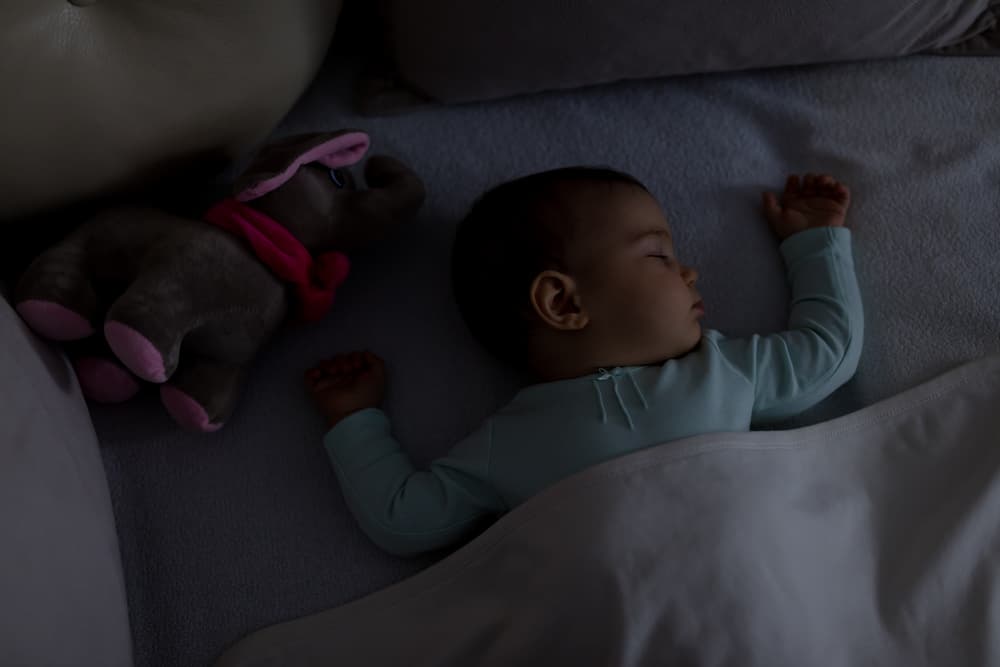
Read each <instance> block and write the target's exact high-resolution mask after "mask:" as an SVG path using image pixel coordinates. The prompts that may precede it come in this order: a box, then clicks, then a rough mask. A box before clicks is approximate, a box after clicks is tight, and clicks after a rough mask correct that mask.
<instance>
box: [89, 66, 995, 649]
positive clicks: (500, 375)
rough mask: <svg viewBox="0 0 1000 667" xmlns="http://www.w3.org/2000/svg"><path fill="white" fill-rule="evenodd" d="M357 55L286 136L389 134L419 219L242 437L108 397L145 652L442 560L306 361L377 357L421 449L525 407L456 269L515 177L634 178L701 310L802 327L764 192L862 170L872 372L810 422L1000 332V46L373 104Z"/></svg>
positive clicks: (266, 369)
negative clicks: (480, 331)
mask: <svg viewBox="0 0 1000 667" xmlns="http://www.w3.org/2000/svg"><path fill="white" fill-rule="evenodd" d="M349 58H350V56H346V55H343V54H338V53H337V52H334V53H333V54H332V57H331V60H330V62H329V65H328V67H327V69H326V70H325V71H324V72H323V73H322V75H321V76H320V78H319V79H318V80H317V82H316V84H315V86H314V87H313V89H312V90H311V91H310V92H309V93H308V94H307V95H306V97H305V98H304V99H303V100H302V101H301V103H300V105H299V106H298V108H297V109H296V110H295V111H294V113H292V114H291V115H290V116H289V117H288V118H287V119H286V121H285V123H284V124H283V126H282V127H281V129H280V133H282V134H291V133H294V132H303V131H309V130H318V129H323V128H331V127H334V128H336V127H343V126H356V127H361V128H363V129H366V130H368V131H370V132H371V135H372V139H373V142H374V146H373V150H374V151H384V152H388V153H391V154H395V155H398V156H400V157H402V158H404V159H406V160H408V161H409V162H410V163H411V164H412V165H413V167H414V168H415V169H416V170H417V172H418V173H420V174H421V176H422V177H423V178H424V179H425V181H426V182H427V187H428V191H429V199H428V202H427V205H426V206H425V208H424V210H423V212H422V213H421V215H420V217H419V219H418V220H417V221H416V222H415V223H414V224H413V225H412V226H411V227H409V228H407V229H405V230H402V231H401V233H400V234H398V235H397V236H395V237H393V238H391V239H389V240H388V241H387V242H386V243H384V244H382V245H381V246H379V247H378V248H375V249H372V251H371V252H368V253H365V254H364V255H357V256H355V257H354V258H352V259H353V260H354V271H353V274H352V276H351V277H350V278H349V280H348V282H347V283H346V284H345V286H344V288H343V290H342V291H341V292H340V294H339V295H338V300H337V303H336V304H335V307H334V309H333V311H332V312H331V313H330V315H329V316H328V317H327V318H326V319H325V320H324V321H323V322H322V323H320V324H318V325H316V326H313V327H311V328H302V329H298V328H289V329H288V330H286V331H283V332H282V333H281V335H280V336H279V337H278V338H277V339H276V340H275V341H274V343H273V344H272V345H271V346H270V347H269V348H268V349H267V350H266V352H265V353H264V354H263V355H262V356H261V357H260V358H259V360H258V362H257V364H256V366H255V367H254V369H253V372H252V376H251V379H250V382H249V385H248V387H247V391H246V394H245V396H244V399H243V401H242V403H241V405H240V408H239V411H238V413H237V414H236V415H235V417H234V419H233V420H232V422H231V423H230V424H229V425H227V426H226V427H225V428H224V429H223V430H222V431H221V432H219V433H217V434H215V435H211V436H197V435H190V434H187V433H183V432H181V431H179V430H177V428H176V427H175V426H174V424H173V423H171V422H170V420H169V419H168V418H167V417H166V416H165V415H164V414H163V411H162V409H161V407H160V406H159V404H158V402H157V398H156V395H155V393H152V392H151V393H150V394H149V395H147V396H144V397H143V398H142V399H140V400H139V401H138V402H137V403H133V404H131V405H128V406H111V407H103V406H99V407H95V408H94V410H93V414H94V419H95V424H96V426H97V430H98V434H99V436H100V439H101V441H102V445H103V449H104V454H105V461H106V463H107V467H108V471H109V476H110V483H111V491H112V498H113V500H114V503H115V512H116V517H117V521H118V527H119V534H120V535H121V545H122V557H123V562H124V566H125V574H126V579H127V583H128V588H129V606H130V612H131V614H132V623H133V628H134V630H135V634H136V653H137V660H138V662H139V664H140V665H143V666H146V665H169V666H170V667H177V666H187V665H204V664H206V663H207V662H209V661H210V660H212V659H213V658H215V657H217V656H218V654H219V653H220V652H221V651H222V650H223V648H224V647H225V646H226V645H227V644H229V643H231V642H233V641H236V640H237V639H239V638H240V637H242V636H244V635H245V634H247V633H248V632H250V631H252V630H255V629H257V628H260V627H263V626H266V625H269V624H271V623H276V622H279V621H282V620H287V619H291V618H295V617H298V616H302V615H305V614H308V613H312V612H316V611H320V610H323V609H327V608H329V607H332V606H335V605H337V604H343V603H345V602H347V601H350V600H353V599H356V598H358V597H360V596H362V595H365V594H368V593H370V592H372V591H374V590H377V589H379V588H381V587H384V586H386V585H388V584H390V583H393V582H395V581H398V580H399V579H401V578H403V577H405V576H407V575H409V574H412V573H414V572H415V571H417V570H418V569H420V568H421V567H424V566H426V565H428V564H429V563H430V562H431V559H425V560H419V561H415V562H413V561H401V560H396V559H393V558H390V557H388V556H386V555H385V554H383V553H381V552H380V551H379V550H378V549H377V548H375V547H374V546H373V545H371V544H370V543H369V542H368V540H367V539H366V538H365V537H364V535H362V534H361V533H360V531H359V530H358V528H357V526H356V524H355V522H354V519H353V517H352V516H351V515H350V512H349V511H348V509H347V507H346V506H345V504H344V502H343V499H342V497H341V495H340V491H339V489H338V488H337V484H336V480H335V478H334V476H333V473H332V471H331V470H330V468H329V465H328V463H327V461H326V458H325V454H324V452H323V451H322V447H321V444H320V440H321V437H322V435H323V430H324V429H323V423H322V420H321V419H320V418H318V417H317V416H316V414H315V413H314V411H313V409H312V407H311V405H310V404H309V401H308V398H307V396H306V395H305V393H304V391H303V390H302V385H301V374H302V372H303V370H304V369H305V368H306V367H307V366H308V365H310V364H311V363H313V362H314V361H315V360H316V359H317V358H319V357H321V356H323V355H330V354H332V353H334V352H337V351H341V350H345V349H353V348H356V347H371V348H372V349H373V350H375V351H376V352H379V353H380V354H382V355H383V356H384V357H385V358H386V359H387V360H388V363H389V375H390V378H389V381H390V387H389V395H388V401H387V406H386V407H387V410H388V412H389V414H390V415H391V417H392V419H393V428H394V430H395V434H396V435H397V436H398V438H399V439H400V441H401V442H402V443H403V444H404V446H405V447H406V448H407V450H408V451H410V452H411V453H412V454H413V456H414V458H415V459H416V460H417V461H418V462H424V461H427V460H428V459H429V458H431V457H433V456H437V455H440V454H442V453H444V452H445V451H447V449H448V448H449V447H450V446H451V445H452V444H453V443H454V442H455V441H456V440H457V439H458V438H460V437H462V436H463V435H465V434H466V433H467V432H468V431H469V430H471V429H472V428H474V427H475V426H477V424H478V423H479V422H480V420H481V419H482V418H483V417H485V416H486V415H488V414H489V413H490V412H491V411H492V410H494V409H495V408H496V407H497V406H498V405H499V404H501V403H502V402H504V401H506V400H507V399H508V398H509V397H510V396H511V393H512V392H513V391H514V389H515V388H516V386H517V383H518V378H516V377H513V376H511V374H510V373H508V372H507V371H506V370H505V369H503V368H500V367H499V366H498V365H497V364H495V363H493V362H492V361H491V360H490V359H488V358H487V357H486V355H485V354H484V353H483V352H482V351H481V350H479V349H478V348H477V346H476V345H475V343H474V342H473V341H472V340H471V339H470V337H469V335H468V333H467V332H466V331H465V329H464V327H463V325H462V322H461V320H460V319H459V317H458V314H457V312H456V310H455V307H454V304H453V302H452V299H451V293H450V287H449V282H448V253H449V251H450V246H451V238H452V231H453V229H454V225H455V223H456V222H457V220H458V219H459V217H460V216H461V215H462V214H463V212H464V211H465V209H466V207H467V206H468V205H469V203H470V202H471V200H472V199H473V197H475V196H476V195H477V194H478V193H480V192H481V191H482V190H483V189H484V188H487V187H489V186H491V185H494V184H496V183H497V182H499V181H501V180H503V179H506V178H510V177H513V176H517V175H520V174H524V173H526V172H529V171H534V170H539V169H546V168H550V167H555V166H559V165H566V164H579V163H585V164H595V163H596V164H609V165H613V166H616V167H618V168H621V169H625V170H628V171H631V172H633V173H634V174H635V175H637V176H638V177H639V178H641V179H643V180H644V181H645V182H646V183H647V184H648V185H649V187H650V188H651V189H652V190H653V192H655V193H656V194H657V196H658V197H660V198H661V199H662V201H663V203H664V206H665V207H666V209H667V212H668V214H669V215H670V218H671V222H672V226H673V228H674V230H675V234H676V239H677V250H678V252H679V253H680V255H681V258H682V259H683V260H686V261H690V262H691V263H693V264H694V265H695V266H696V267H697V268H698V269H699V270H700V272H701V280H700V284H699V289H700V291H701V293H702V294H703V295H704V297H705V302H706V304H707V308H708V316H707V318H706V326H709V327H712V328H716V329H720V330H722V331H723V332H725V333H728V334H733V335H742V334H747V333H750V332H755V331H756V332H762V333H763V332H768V331H774V330H776V329H779V328H781V327H782V326H783V325H784V323H785V317H786V305H787V298H788V292H787V287H786V285H785V282H784V274H783V267H782V266H781V260H780V258H779V255H778V252H777V243H776V242H775V240H774V238H773V237H772V236H771V234H770V232H769V231H768V229H767V225H766V223H765V222H764V221H763V219H762V218H761V216H760V214H759V212H758V205H759V197H760V194H759V193H760V190H762V189H764V188H777V187H780V186H781V185H782V183H783V182H784V179H785V176H786V174H787V173H788V172H790V171H793V170H794V171H800V172H801V171H807V170H812V171H830V172H832V173H834V174H836V175H837V176H838V177H840V178H842V179H843V180H844V181H845V182H847V183H848V184H849V185H851V186H852V188H853V190H854V195H855V203H854V206H853V209H852V211H851V216H850V224H851V225H852V226H853V227H854V248H855V260H856V265H857V267H858V277H859V283H860V285H861V291H862V297H863V300H864V305H865V311H866V337H865V346H864V351H863V353H862V357H861V364H860V369H859V371H858V374H857V376H856V377H855V379H854V380H853V381H852V382H850V383H849V384H848V385H847V386H845V387H844V388H843V389H842V390H841V391H839V392H838V393H837V394H835V395H834V396H833V397H831V399H830V400H829V401H827V402H825V403H824V404H823V405H821V406H819V407H818V408H817V409H816V410H815V411H814V412H812V413H810V414H807V415H804V416H803V417H802V419H801V421H800V422H799V423H800V424H804V423H811V422H816V421H819V420H821V419H825V418H829V417H834V416H837V415H842V414H845V413H847V412H850V411H852V410H855V409H857V408H859V407H862V406H863V405H867V404H870V403H872V402H873V401H876V400H879V399H882V398H885V397H887V396H890V395H892V394H894V393H896V392H898V391H900V390H902V389H905V388H907V387H910V386H912V385H913V384H915V383H917V382H920V381H922V380H926V379H928V378H930V377H932V376H934V375H935V374H937V373H939V372H941V371H944V370H946V369H948V368H950V367H952V366H953V365H955V364H956V363H960V362H962V361H966V360H969V359H972V358H975V357H978V356H982V355H984V354H988V353H991V352H1000V338H998V332H1000V290H998V289H997V285H1000V261H998V259H997V258H998V257H1000V113H997V91H998V90H1000V60H997V59H987V58H942V57H927V56H922V57H915V58H906V59H901V60H894V61H883V62H864V63H853V64H847V65H830V66H823V67H803V68H796V69H784V70H774V71H764V72H744V73H740V74H727V75H715V76H698V77H689V78H683V79H677V80H672V81H648V82H638V83H630V84H622V85H614V86H608V87H603V88H597V89H591V90H581V91H572V92H567V93H558V94H548V95H540V96H535V97H530V98H522V99H515V100H507V101H503V102H497V103H491V104H481V105H470V106H463V107H453V108H443V109H428V110H426V111H421V112H419V113H416V114H413V115H409V116H403V117H398V118H382V119H377V120H373V119H364V118H359V117H357V116H355V115H354V114H352V113H351V111H350V110H349V108H348V106H349V104H348V99H349V97H350V93H351V78H350V75H351V73H352V71H353V69H352V68H353V66H352V63H351V60H350V59H349ZM808 539H809V538H808V537H803V538H802V540H803V542H804V543H807V542H808Z"/></svg>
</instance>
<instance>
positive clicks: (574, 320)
mask: <svg viewBox="0 0 1000 667" xmlns="http://www.w3.org/2000/svg"><path fill="white" fill-rule="evenodd" d="M531 306H532V309H534V311H535V314H536V315H537V316H538V317H539V318H540V319H541V320H542V322H544V323H545V324H546V325H547V326H550V327H552V328H553V329H557V330H559V331H579V330H580V329H583V328H584V327H586V326H587V324H588V323H589V322H590V317H589V316H588V315H587V311H585V310H584V309H583V304H582V301H581V299H580V292H579V290H578V289H577V284H576V281H575V280H573V278H572V277H571V276H568V275H566V274H565V273H562V272H561V271H553V270H546V271H542V272H541V273H539V274H538V275H537V276H536V277H535V280H534V281H532V283H531Z"/></svg>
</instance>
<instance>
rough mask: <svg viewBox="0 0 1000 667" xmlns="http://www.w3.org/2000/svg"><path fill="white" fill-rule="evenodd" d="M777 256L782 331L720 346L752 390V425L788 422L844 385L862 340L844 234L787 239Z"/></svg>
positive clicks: (829, 230)
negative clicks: (782, 287)
mask: <svg viewBox="0 0 1000 667" xmlns="http://www.w3.org/2000/svg"><path fill="white" fill-rule="evenodd" d="M781 254H782V257H783V258H784V260H785V266H786V269H787V275H788V280H789V283H790V285H791V291H792V302H791V308H790V312H789V318H788V330H787V331H783V332H780V333H775V334H770V335H764V336H762V335H754V336H751V337H749V338H732V339H722V340H721V341H719V349H720V350H721V351H722V352H723V354H724V356H725V358H726V359H727V361H728V362H729V363H730V364H731V365H732V366H733V367H735V369H736V370H737V372H739V373H740V374H742V375H743V376H744V377H745V378H746V379H747V380H748V381H749V382H750V383H751V384H752V385H753V388H754V404H753V413H752V416H751V421H752V422H755V423H759V422H771V421H778V420H781V419H787V418H789V417H792V416H794V415H796V414H798V413H800V412H802V411H803V410H805V409H806V408H809V407H810V406H812V405H814V404H816V403H818V402H819V401H821V400H823V399H824V398H826V397H827V396H828V395H830V394H831V393H832V392H833V391H834V390H835V389H837V388H838V387H839V386H841V385H842V384H844V383H845V382H847V381H848V380H849V379H850V378H851V376H853V375H854V372H855V371H856V370H857V366H858V360H859V358H860V355H861V344H862V339H863V337H864V311H863V309H862V304H861V294H860V290H859V289H858V282H857V278H856V277H855V274H854V261H853V257H852V254H851V232H850V230H848V229H847V228H844V227H823V228H817V229H810V230H806V231H803V232H799V233H797V234H794V235H792V236H790V237H788V238H787V239H785V241H784V242H783V243H782V244H781Z"/></svg>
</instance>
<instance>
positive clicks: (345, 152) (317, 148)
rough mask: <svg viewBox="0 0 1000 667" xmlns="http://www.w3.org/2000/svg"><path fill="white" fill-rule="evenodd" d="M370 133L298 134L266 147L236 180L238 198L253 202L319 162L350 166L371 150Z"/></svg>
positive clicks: (324, 164) (326, 165)
mask: <svg viewBox="0 0 1000 667" xmlns="http://www.w3.org/2000/svg"><path fill="white" fill-rule="evenodd" d="M368 145H369V139H368V135H367V134H365V133H364V132H359V131H344V132H339V133H336V134H332V135H331V134H329V133H324V134H309V135H298V136H294V137H289V138H287V139H283V140H281V141H279V142H277V143H275V144H272V145H271V146H268V147H265V148H264V149H263V150H262V151H261V154H260V155H258V157H257V159H256V160H255V161H254V163H253V165H251V167H250V169H248V170H247V172H246V173H245V174H244V175H243V176H242V177H240V179H239V180H238V181H237V187H236V199H238V200H239V201H244V202H245V201H250V200H252V199H256V198H257V197H261V196H263V195H266V194H267V193H268V192H271V191H273V190H277V189H278V188H280V187H281V186H282V185H284V184H285V183H287V182H288V180H289V179H291V178H292V177H293V176H295V173H296V172H297V171H298V170H299V168H300V167H302V165H304V164H309V163H310V162H318V163H320V164H322V165H323V166H325V167H328V168H330V169H340V168H341V167H349V166H351V165H352V164H355V163H356V162H359V161H360V160H361V158H362V157H364V155H365V153H366V152H367V151H368Z"/></svg>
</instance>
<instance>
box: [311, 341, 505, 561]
mask: <svg viewBox="0 0 1000 667" xmlns="http://www.w3.org/2000/svg"><path fill="white" fill-rule="evenodd" d="M385 382H386V380H385V365H384V364H383V362H382V360H381V359H379V358H378V357H377V356H375V355H374V354H372V353H370V352H363V353H360V352H355V353H352V354H346V355H338V356H337V357H335V358H334V359H331V360H329V361H325V362H321V363H320V364H318V365H317V366H316V367H314V368H312V369H310V370H309V371H308V372H307V374H306V384H307V386H308V388H309V391H310V393H311V394H312V395H313V399H314V401H315V402H316V405H317V407H318V408H319V411H320V412H321V413H322V414H323V416H324V417H325V418H326V420H327V423H328V424H329V425H330V426H331V429H330V430H329V432H328V433H327V434H326V437H325V438H324V439H323V440H324V444H325V445H326V451H327V454H328V455H329V457H330V461H331V462H332V463H333V469H334V471H335V472H336V474H337V479H338V480H339V481H340V487H341V490H342V491H343V493H344V497H345V498H346V500H347V504H348V506H349V507H350V508H351V512H353V514H354V516H355V518H356V519H357V520H358V523H359V524H360V525H361V528H362V529H363V530H364V531H365V533H366V534H367V535H368V536H369V537H370V538H371V539H372V541H373V542H375V543H376V544H377V545H378V546H380V547H381V548H382V549H384V550H385V551H388V552H390V553H393V554H396V555H399V556H409V555H414V554H418V553H421V552H424V551H431V550H433V549H440V548H443V547H447V546H452V545H455V544H458V543H460V542H461V541H463V540H465V539H467V538H468V537H470V536H471V535H472V534H473V533H475V532H476V530H477V529H478V528H481V527H482V526H483V524H484V523H485V522H486V521H487V520H488V519H489V518H491V517H493V516H496V515H498V514H501V513H502V512H504V511H506V509H507V508H506V505H505V503H504V502H503V500H502V499H501V497H500V494H499V493H497V491H496V490H495V489H494V488H493V486H492V485H491V484H490V480H489V468H490V454H491V447H492V431H491V429H490V424H489V422H487V424H486V426H484V427H483V428H481V429H480V430H479V431H477V432H475V433H473V434H472V435H471V436H469V437H468V438H466V439H465V440H463V441H462V442H460V443H459V444H458V445H456V446H455V447H454V448H453V449H452V450H451V451H450V452H449V453H448V456H446V457H444V458H440V459H437V460H436V461H434V462H432V463H431V465H430V466H429V467H428V469H427V470H417V469H416V468H415V467H414V466H413V463H411V461H410V458H409V457H408V456H407V455H406V453H405V452H404V451H403V449H402V448H401V447H400V446H399V443H397V442H396V440H395V439H394V438H393V437H392V433H391V432H390V429H389V420H388V419H387V418H386V416H385V413H383V412H382V411H381V410H379V409H378V405H379V403H381V402H382V397H383V396H384V394H385Z"/></svg>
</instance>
